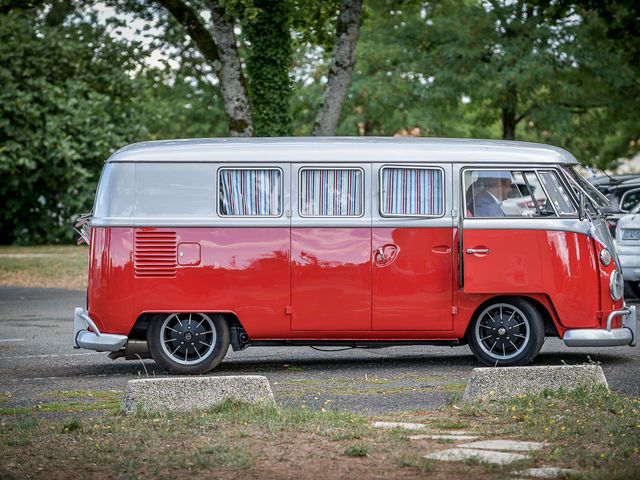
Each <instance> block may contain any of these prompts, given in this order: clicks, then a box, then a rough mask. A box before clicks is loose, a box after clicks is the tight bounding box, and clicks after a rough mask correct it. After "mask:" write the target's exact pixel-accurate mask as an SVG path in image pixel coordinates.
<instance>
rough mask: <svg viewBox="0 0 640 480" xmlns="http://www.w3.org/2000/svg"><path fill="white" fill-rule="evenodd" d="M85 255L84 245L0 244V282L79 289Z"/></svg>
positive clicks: (83, 281)
mask: <svg viewBox="0 0 640 480" xmlns="http://www.w3.org/2000/svg"><path fill="white" fill-rule="evenodd" d="M87 258H88V248H87V246H86V245H84V246H81V247H79V246H75V245H53V246H40V247H13V246H0V285H12V286H20V287H42V288H67V289H72V290H82V289H84V288H86V285H87Z"/></svg>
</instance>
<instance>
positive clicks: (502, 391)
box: [462, 365, 608, 402]
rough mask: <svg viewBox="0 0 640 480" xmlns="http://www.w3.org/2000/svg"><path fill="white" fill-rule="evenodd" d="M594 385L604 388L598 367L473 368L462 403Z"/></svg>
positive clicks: (605, 380) (602, 377)
mask: <svg viewBox="0 0 640 480" xmlns="http://www.w3.org/2000/svg"><path fill="white" fill-rule="evenodd" d="M596 385H603V386H605V387H607V388H608V385H607V379H606V378H605V376H604V372H603V371H602V368H601V367H600V366H599V365H554V366H541V367H492V368H474V369H473V370H472V372H471V377H470V378H469V382H468V383H467V388H466V390H465V392H464V395H463V396H462V400H463V401H465V402H468V401H475V400H487V399H489V400H493V399H495V400H498V399H503V398H509V397H514V396H517V395H521V394H535V393H539V392H541V391H543V390H558V389H560V388H564V389H565V390H573V389H575V388H578V387H580V386H596Z"/></svg>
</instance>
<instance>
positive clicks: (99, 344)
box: [73, 307, 127, 352]
mask: <svg viewBox="0 0 640 480" xmlns="http://www.w3.org/2000/svg"><path fill="white" fill-rule="evenodd" d="M88 327H91V330H93V331H91V332H90V331H89V330H87V328H88ZM125 343H127V336H126V335H115V334H113V333H100V330H98V327H96V324H95V323H94V321H93V320H91V317H90V316H89V315H87V312H85V311H84V309H82V308H80V307H77V308H76V309H75V311H74V312H73V348H86V349H87V350H96V351H98V352H116V351H118V350H120V349H121V348H122V347H124V345H125Z"/></svg>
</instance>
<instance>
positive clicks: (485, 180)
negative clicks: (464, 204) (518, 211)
mask: <svg viewBox="0 0 640 480" xmlns="http://www.w3.org/2000/svg"><path fill="white" fill-rule="evenodd" d="M511 184H512V181H511V173H510V172H509V171H507V170H482V171H480V172H478V179H477V180H476V181H475V182H474V183H473V185H472V186H471V189H470V190H471V192H470V193H471V199H472V200H471V205H469V210H470V211H471V213H473V216H474V217H504V216H505V213H504V211H503V210H502V201H503V200H505V199H506V198H507V196H508V195H509V192H510V191H511Z"/></svg>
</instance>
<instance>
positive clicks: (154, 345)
mask: <svg viewBox="0 0 640 480" xmlns="http://www.w3.org/2000/svg"><path fill="white" fill-rule="evenodd" d="M147 342H148V344H149V352H150V353H151V356H152V357H153V359H154V360H155V361H156V362H157V363H158V364H160V365H161V366H162V367H164V368H165V369H167V370H168V371H169V372H171V373H177V374H183V375H198V374H201V373H206V372H208V371H209V370H211V369H213V368H215V367H216V366H217V365H218V364H219V363H220V362H221V361H222V359H223V358H224V356H225V354H226V353H227V350H228V349H229V326H228V325H227V322H226V320H225V319H224V317H222V316H221V315H207V314H205V313H172V314H170V315H167V316H166V317H163V318H159V319H157V320H156V321H153V322H151V325H150V326H149V330H148V331H147Z"/></svg>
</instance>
